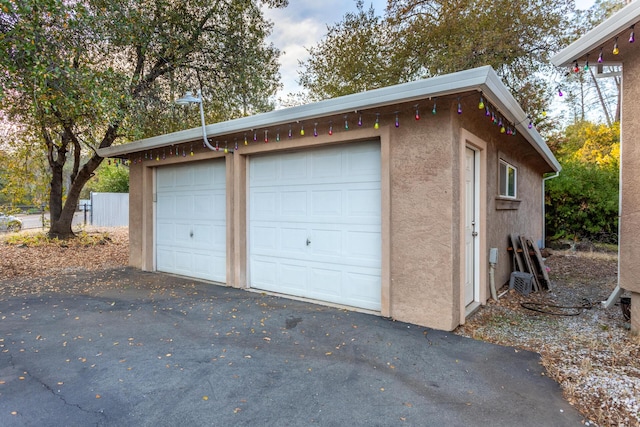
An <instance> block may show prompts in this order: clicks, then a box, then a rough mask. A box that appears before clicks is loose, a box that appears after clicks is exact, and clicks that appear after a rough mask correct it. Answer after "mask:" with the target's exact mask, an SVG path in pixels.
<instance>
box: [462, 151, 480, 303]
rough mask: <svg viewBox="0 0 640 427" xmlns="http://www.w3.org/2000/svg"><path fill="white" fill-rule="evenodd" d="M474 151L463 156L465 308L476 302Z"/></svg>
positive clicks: (475, 184)
mask: <svg viewBox="0 0 640 427" xmlns="http://www.w3.org/2000/svg"><path fill="white" fill-rule="evenodd" d="M477 155H478V154H477V153H476V151H475V150H473V149H471V148H469V147H467V148H466V156H465V182H464V200H465V206H464V212H465V219H464V226H465V229H464V235H465V245H464V246H465V247H464V257H465V263H464V265H465V270H464V303H465V306H468V305H469V304H471V303H473V302H474V301H477V300H478V293H479V292H478V286H479V283H478V281H479V280H478V277H477V275H478V259H477V258H478V251H477V248H476V244H477V236H478V232H477V229H478V225H479V224H478V209H477V197H478V194H477V193H478V179H477V171H476V158H477Z"/></svg>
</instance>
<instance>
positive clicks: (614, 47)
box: [613, 37, 620, 55]
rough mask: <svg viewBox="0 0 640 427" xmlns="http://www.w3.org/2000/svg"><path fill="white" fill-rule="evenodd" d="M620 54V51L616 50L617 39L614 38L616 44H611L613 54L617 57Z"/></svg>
mask: <svg viewBox="0 0 640 427" xmlns="http://www.w3.org/2000/svg"><path fill="white" fill-rule="evenodd" d="M619 53H620V49H618V38H617V37H616V42H615V43H614V44H613V54H614V55H617V54H619Z"/></svg>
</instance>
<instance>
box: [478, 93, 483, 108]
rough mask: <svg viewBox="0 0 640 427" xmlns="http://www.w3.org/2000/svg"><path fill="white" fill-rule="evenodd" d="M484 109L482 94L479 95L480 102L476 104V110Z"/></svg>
mask: <svg viewBox="0 0 640 427" xmlns="http://www.w3.org/2000/svg"><path fill="white" fill-rule="evenodd" d="M482 109H484V99H482V96H481V97H480V103H479V104H478V110H482Z"/></svg>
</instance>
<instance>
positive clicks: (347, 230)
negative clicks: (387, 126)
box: [249, 142, 381, 310]
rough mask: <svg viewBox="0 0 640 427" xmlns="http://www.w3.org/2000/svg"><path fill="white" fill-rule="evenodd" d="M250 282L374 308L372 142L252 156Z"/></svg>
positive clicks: (377, 229)
mask: <svg viewBox="0 0 640 427" xmlns="http://www.w3.org/2000/svg"><path fill="white" fill-rule="evenodd" d="M249 170H250V173H249V186H250V191H249V197H250V200H249V204H250V206H249V269H250V272H249V274H250V284H251V287H253V288H257V289H263V290H267V291H273V292H279V293H284V294H289V295H295V296H301V297H307V298H313V299H317V300H322V301H329V302H334V303H339V304H344V305H350V306H354V307H360V308H367V309H372V310H380V292H381V270H380V268H381V219H380V144H379V143H378V142H372V143H357V144H355V143H354V144H352V145H349V146H338V147H335V148H327V149H314V150H309V151H304V152H295V153H286V154H278V155H269V156H262V157H253V158H251V161H250V168H249Z"/></svg>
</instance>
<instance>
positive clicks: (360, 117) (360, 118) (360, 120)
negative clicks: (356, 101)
mask: <svg viewBox="0 0 640 427" xmlns="http://www.w3.org/2000/svg"><path fill="white" fill-rule="evenodd" d="M358 126H362V114H360V115H359V116H358Z"/></svg>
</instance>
